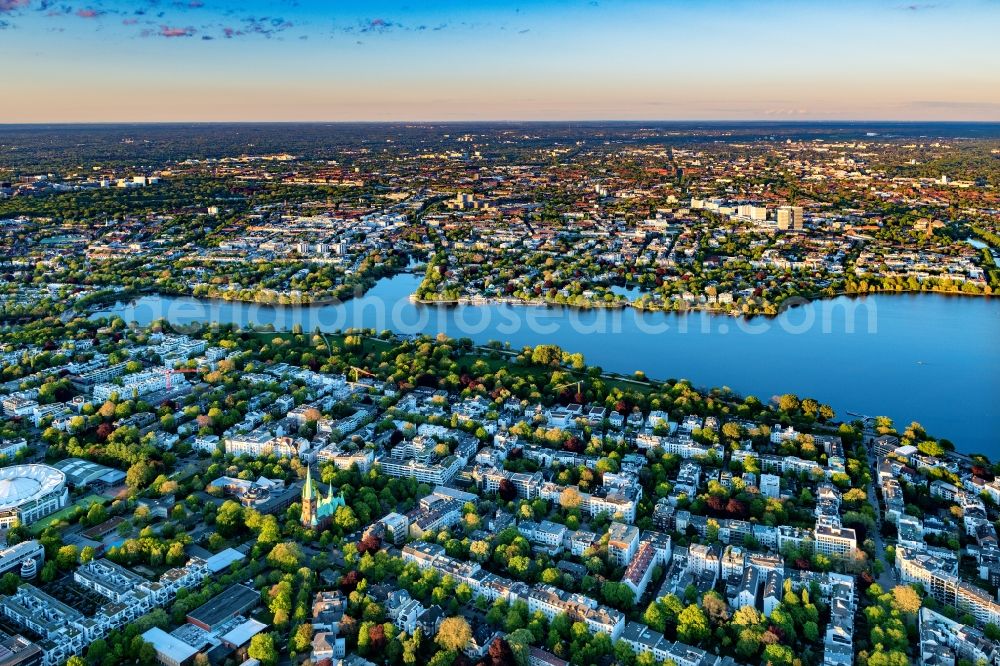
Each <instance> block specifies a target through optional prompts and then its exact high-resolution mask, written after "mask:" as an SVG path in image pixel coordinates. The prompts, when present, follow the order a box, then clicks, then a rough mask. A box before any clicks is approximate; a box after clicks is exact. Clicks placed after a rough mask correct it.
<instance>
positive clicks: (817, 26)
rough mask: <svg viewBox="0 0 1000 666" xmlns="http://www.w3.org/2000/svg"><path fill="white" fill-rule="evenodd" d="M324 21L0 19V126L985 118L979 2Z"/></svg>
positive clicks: (22, 1) (392, 7) (322, 15)
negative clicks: (6, 100) (0, 61)
mask: <svg viewBox="0 0 1000 666" xmlns="http://www.w3.org/2000/svg"><path fill="white" fill-rule="evenodd" d="M329 4H330V3H318V2H310V1H304V2H280V3H260V2H249V3H241V4H240V6H239V7H238V8H237V7H236V6H235V5H234V4H233V3H230V2H219V1H212V0H204V2H202V1H200V0H194V1H191V2H173V3H168V2H159V1H157V0H150V1H147V2H143V3H139V4H138V5H137V4H136V3H124V2H119V1H118V0H93V1H91V2H83V3H76V2H69V3H54V2H51V1H50V0H0V57H3V58H4V59H6V60H7V61H8V62H22V63H24V64H25V66H23V67H12V68H8V69H7V70H6V71H5V72H4V74H2V75H0V83H2V84H3V87H4V89H5V90H7V91H11V92H12V93H13V94H12V95H11V99H14V100H15V103H14V104H10V105H5V108H4V109H3V110H2V111H0V122H3V123H25V122H170V121H185V122H187V121H246V122H255V121H358V120H371V121H449V120H451V121H458V120H571V119H577V120H914V121H931V120H961V121H990V120H997V119H1000V49H997V48H996V47H995V46H990V44H991V39H990V38H991V36H992V35H991V34H990V30H991V26H993V25H996V21H995V20H992V19H996V18H997V17H998V14H1000V3H997V2H995V1H994V0H968V1H964V2H951V3H898V2H889V1H886V2H874V3H861V2H846V3H838V4H837V5H835V6H830V5H827V4H823V3H813V2H784V1H781V0H772V1H770V2H765V3H748V2H731V3H723V2H713V1H708V2H694V3H679V2H665V3H651V2H638V1H627V2H616V3H610V2H587V1H586V0H581V1H577V0H564V1H560V2H533V1H530V0H529V1H526V2H521V3H517V4H515V3H507V2H487V3H480V4H479V5H478V6H477V7H476V8H474V9H466V8H463V7H462V5H461V4H460V3H457V2H448V1H446V2H441V1H433V2H427V3H423V4H421V5H420V6H419V7H414V6H407V5H406V4H405V3H397V2H370V3H358V2H339V3H334V4H333V6H332V7H331V6H329ZM930 46H933V48H929V47H930Z"/></svg>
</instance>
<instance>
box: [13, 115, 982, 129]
mask: <svg viewBox="0 0 1000 666" xmlns="http://www.w3.org/2000/svg"><path fill="white" fill-rule="evenodd" d="M400 123H407V124H414V125H449V124H451V125H458V124H470V123H496V124H505V123H507V124H513V123H535V124H546V125H553V124H559V123H630V124H635V123H709V124H727V123H728V124H734V123H783V124H802V125H805V124H809V123H837V124H845V125H847V124H861V123H903V124H923V125H935V124H945V123H953V124H962V125H990V124H1000V117H998V118H996V119H994V120H960V119H936V120H920V119H901V118H862V119H857V118H855V119H849V118H813V119H808V118H752V117H750V118H728V119H726V118H672V119H668V118H659V119H657V118H639V119H635V118H617V119H616V118H562V119H551V118H550V119H538V118H536V119H533V118H485V119H474V118H468V119H450V120H433V119H430V120H427V119H424V120H414V119H405V118H401V119H391V120H350V119H339V120H309V119H301V120H190V119H186V120H58V121H38V122H35V121H32V122H6V121H0V127H14V126H20V127H43V126H53V125H55V126H68V125H178V124H184V125H319V124H324V125H392V124H400Z"/></svg>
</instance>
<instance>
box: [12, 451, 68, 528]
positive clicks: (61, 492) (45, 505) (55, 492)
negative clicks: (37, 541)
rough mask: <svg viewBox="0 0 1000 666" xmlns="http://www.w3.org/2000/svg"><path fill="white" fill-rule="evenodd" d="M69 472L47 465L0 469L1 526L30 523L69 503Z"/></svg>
mask: <svg viewBox="0 0 1000 666" xmlns="http://www.w3.org/2000/svg"><path fill="white" fill-rule="evenodd" d="M68 501H69V490H67V489H66V475H65V474H63V473H62V472H60V471H59V470H57V469H56V468H54V467H49V466H48V465H13V466H11V467H3V468H0V529H7V528H9V527H12V526H13V525H15V524H17V523H19V524H21V525H30V524H31V523H33V522H35V521H36V520H41V519H42V518H44V517H45V516H48V515H49V514H52V513H55V512H56V511H58V510H59V509H61V508H63V507H64V506H66V504H67V502H68Z"/></svg>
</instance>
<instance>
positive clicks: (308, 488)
mask: <svg viewBox="0 0 1000 666" xmlns="http://www.w3.org/2000/svg"><path fill="white" fill-rule="evenodd" d="M313 493H315V489H314V488H313V479H312V467H310V466H306V485H305V486H303V488H302V499H303V500H311V499H312V498H313Z"/></svg>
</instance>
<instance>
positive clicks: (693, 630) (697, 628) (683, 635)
mask: <svg viewBox="0 0 1000 666" xmlns="http://www.w3.org/2000/svg"><path fill="white" fill-rule="evenodd" d="M711 633H712V630H711V628H710V627H709V625H708V618H707V617H705V613H704V612H703V611H702V610H701V609H700V608H698V606H696V605H695V604H691V605H689V606H687V607H686V608H685V609H684V610H682V611H681V613H680V615H678V616H677V638H678V639H680V640H681V641H682V642H684V643H688V644H690V645H698V644H699V643H701V642H702V641H703V640H705V639H707V638H708V637H709V636H710V635H711Z"/></svg>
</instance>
